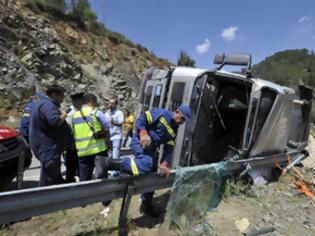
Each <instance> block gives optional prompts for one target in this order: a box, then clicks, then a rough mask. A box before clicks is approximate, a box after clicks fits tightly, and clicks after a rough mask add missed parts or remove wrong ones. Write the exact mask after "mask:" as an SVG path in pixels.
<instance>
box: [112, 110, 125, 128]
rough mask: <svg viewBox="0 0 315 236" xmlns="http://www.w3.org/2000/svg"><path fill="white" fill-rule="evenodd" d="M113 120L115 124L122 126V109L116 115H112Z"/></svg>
mask: <svg viewBox="0 0 315 236" xmlns="http://www.w3.org/2000/svg"><path fill="white" fill-rule="evenodd" d="M111 122H112V124H113V125H116V126H122V124H123V123H124V113H122V111H117V113H116V115H115V117H112V120H111Z"/></svg>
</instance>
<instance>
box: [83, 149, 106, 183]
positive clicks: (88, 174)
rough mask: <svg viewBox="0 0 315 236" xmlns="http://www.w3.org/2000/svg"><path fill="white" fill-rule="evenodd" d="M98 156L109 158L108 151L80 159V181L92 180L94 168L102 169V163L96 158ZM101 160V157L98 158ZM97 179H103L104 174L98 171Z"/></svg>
mask: <svg viewBox="0 0 315 236" xmlns="http://www.w3.org/2000/svg"><path fill="white" fill-rule="evenodd" d="M96 156H100V157H103V158H107V151H104V152H101V153H98V154H95V155H89V156H84V157H79V176H80V181H86V180H91V179H92V175H93V170H94V167H95V166H96V169H97V170H100V169H102V168H101V167H100V162H99V160H98V159H97V158H96ZM98 158H99V157H98ZM95 177H96V178H102V177H103V176H102V174H100V173H99V171H97V173H96V175H95Z"/></svg>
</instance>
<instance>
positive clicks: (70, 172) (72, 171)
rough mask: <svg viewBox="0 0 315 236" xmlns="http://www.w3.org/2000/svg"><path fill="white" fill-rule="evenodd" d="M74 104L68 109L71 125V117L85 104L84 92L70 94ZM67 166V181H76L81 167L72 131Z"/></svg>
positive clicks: (66, 157) (67, 153)
mask: <svg viewBox="0 0 315 236" xmlns="http://www.w3.org/2000/svg"><path fill="white" fill-rule="evenodd" d="M70 98H71V101H72V105H71V106H70V107H69V108H68V109H66V112H67V113H68V116H67V119H66V121H67V123H68V124H69V125H70V119H71V117H72V116H73V114H74V113H75V112H76V111H79V110H80V109H81V108H82V106H83V101H84V93H75V94H72V95H70ZM65 166H66V182H67V183H71V182H75V176H76V173H77V171H78V169H79V160H78V154H77V149H76V148H75V141H74V137H73V134H72V132H71V137H70V139H69V142H68V144H67V147H66V156H65Z"/></svg>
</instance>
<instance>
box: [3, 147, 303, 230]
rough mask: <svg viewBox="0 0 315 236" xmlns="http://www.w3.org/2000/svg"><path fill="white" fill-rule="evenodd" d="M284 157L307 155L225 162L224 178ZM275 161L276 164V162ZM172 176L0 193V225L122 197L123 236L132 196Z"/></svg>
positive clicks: (299, 157) (285, 156) (168, 184)
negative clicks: (235, 172)
mask: <svg viewBox="0 0 315 236" xmlns="http://www.w3.org/2000/svg"><path fill="white" fill-rule="evenodd" d="M288 155H291V157H292V159H291V160H292V162H294V163H295V160H299V161H300V160H302V159H304V158H305V157H307V155H308V154H307V153H301V151H293V152H290V153H287V154H278V155H270V156H264V157H255V158H251V159H243V160H235V161H227V162H225V164H226V170H225V171H224V175H230V174H232V173H233V172H234V171H236V170H238V173H240V172H239V171H240V170H242V172H241V174H240V175H243V174H245V173H247V172H248V171H249V170H251V169H252V168H256V167H262V166H265V167H267V166H269V167H270V168H272V167H276V164H277V163H282V164H284V163H287V162H288ZM276 162H277V163H276ZM174 177H175V174H174V173H172V174H171V175H170V176H169V177H168V178H165V177H161V176H159V175H158V174H150V175H141V176H128V177H119V178H113V179H97V180H91V181H85V182H79V183H71V184H62V185H54V186H47V187H37V188H31V189H25V190H17V191H10V192H4V193H0V224H1V223H2V224H6V223H10V222H13V221H19V220H23V219H27V218H30V217H33V216H38V215H41V214H46V213H50V212H55V211H59V210H64V209H70V208H74V207H80V206H85V205H88V204H92V203H97V202H105V201H110V200H114V199H117V198H123V202H122V207H121V212H120V216H119V226H120V228H119V235H127V233H128V231H127V220H126V218H127V213H128V208H129V203H130V199H131V196H132V195H135V194H140V193H145V192H150V191H155V190H159V189H164V188H169V187H171V186H172V184H173V182H174Z"/></svg>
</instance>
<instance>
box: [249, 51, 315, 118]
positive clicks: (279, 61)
mask: <svg viewBox="0 0 315 236" xmlns="http://www.w3.org/2000/svg"><path fill="white" fill-rule="evenodd" d="M252 71H253V74H254V75H256V76H258V77H260V78H262V79H266V80H270V81H273V82H276V83H278V84H281V85H285V86H294V85H304V86H308V87H310V88H312V89H314V88H315V53H314V51H311V50H307V49H293V50H286V51H281V52H277V53H275V54H274V55H272V56H270V57H267V58H266V59H265V60H263V61H262V62H260V63H259V64H257V65H255V66H254V67H253V70H252ZM312 110H313V111H312V114H311V118H312V123H315V106H314V103H313V109H312Z"/></svg>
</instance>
